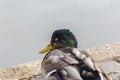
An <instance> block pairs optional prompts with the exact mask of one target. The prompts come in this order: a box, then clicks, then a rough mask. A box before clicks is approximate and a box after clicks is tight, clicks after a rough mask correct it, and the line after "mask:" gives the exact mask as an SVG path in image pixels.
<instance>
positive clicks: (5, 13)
mask: <svg viewBox="0 0 120 80" xmlns="http://www.w3.org/2000/svg"><path fill="white" fill-rule="evenodd" d="M119 4H120V0H0V68H2V67H8V66H12V65H16V64H20V63H23V62H28V61H32V60H36V59H42V58H43V56H44V55H39V54H38V51H39V49H40V48H42V47H43V46H45V45H46V44H47V43H49V41H50V37H51V34H52V32H53V31H54V30H56V29H61V28H68V29H70V30H71V31H72V32H73V33H74V34H75V35H76V37H77V39H78V41H79V47H80V48H82V49H86V48H90V47H95V46H99V45H104V44H107V43H112V42H115V41H120V35H119V34H120V5H119Z"/></svg>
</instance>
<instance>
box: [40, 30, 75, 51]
mask: <svg viewBox="0 0 120 80" xmlns="http://www.w3.org/2000/svg"><path fill="white" fill-rule="evenodd" d="M65 47H75V48H76V47H77V40H76V38H75V36H74V35H73V33H72V32H71V31H70V30H68V29H59V30H56V31H55V32H53V34H52V38H51V43H50V44H49V45H47V47H45V48H43V49H42V50H40V52H39V53H44V52H47V51H49V50H51V49H59V48H65Z"/></svg>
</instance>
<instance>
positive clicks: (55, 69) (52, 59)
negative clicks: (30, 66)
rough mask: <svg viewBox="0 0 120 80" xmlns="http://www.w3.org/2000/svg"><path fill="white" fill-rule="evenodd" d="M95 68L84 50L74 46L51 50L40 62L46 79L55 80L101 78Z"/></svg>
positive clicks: (94, 79) (98, 79) (99, 72)
mask: <svg viewBox="0 0 120 80" xmlns="http://www.w3.org/2000/svg"><path fill="white" fill-rule="evenodd" d="M97 68H98V66H97V65H95V63H94V62H93V61H92V59H91V58H90V56H89V55H88V53H87V52H86V51H84V50H77V49H76V48H61V49H55V50H52V51H50V52H48V53H47V55H46V56H45V58H44V62H43V63H42V70H44V71H43V72H44V73H45V74H44V75H46V76H45V77H47V78H48V80H49V79H50V78H51V77H52V79H53V77H54V78H55V80H103V79H102V76H100V75H101V71H100V69H97ZM52 79H51V80H52ZM53 80H54V79H53Z"/></svg>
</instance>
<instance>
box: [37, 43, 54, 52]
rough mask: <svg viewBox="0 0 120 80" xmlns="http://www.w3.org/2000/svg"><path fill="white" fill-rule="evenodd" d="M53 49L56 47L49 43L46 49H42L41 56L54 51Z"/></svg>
mask: <svg viewBox="0 0 120 80" xmlns="http://www.w3.org/2000/svg"><path fill="white" fill-rule="evenodd" d="M52 49H54V47H53V46H52V45H51V43H49V44H48V45H47V46H46V47H44V48H43V49H41V50H40V51H39V54H43V53H45V52H47V51H49V50H52Z"/></svg>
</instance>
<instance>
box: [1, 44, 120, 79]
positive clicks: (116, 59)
mask: <svg viewBox="0 0 120 80" xmlns="http://www.w3.org/2000/svg"><path fill="white" fill-rule="evenodd" d="M86 51H87V52H88V53H89V54H90V55H91V57H92V58H93V59H94V60H95V61H96V62H97V63H98V64H99V65H100V66H101V68H102V69H103V70H104V71H105V72H106V73H107V74H109V75H110V76H111V77H112V78H113V79H114V80H120V42H115V43H112V44H107V45H104V46H99V47H95V48H90V49H86ZM40 68H41V60H36V61H32V62H28V63H24V64H19V65H16V66H12V67H8V68H2V69H0V80H43V78H42V77H41V73H42V72H41V71H40V70H41V69H40Z"/></svg>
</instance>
